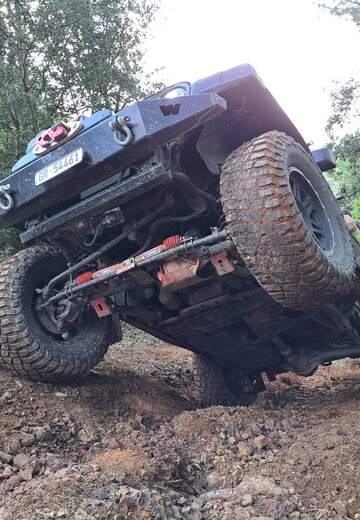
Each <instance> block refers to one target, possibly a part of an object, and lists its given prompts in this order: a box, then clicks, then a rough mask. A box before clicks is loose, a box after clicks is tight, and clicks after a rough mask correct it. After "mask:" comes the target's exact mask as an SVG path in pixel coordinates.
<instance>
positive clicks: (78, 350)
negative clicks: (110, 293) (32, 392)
mask: <svg viewBox="0 0 360 520" xmlns="http://www.w3.org/2000/svg"><path fill="white" fill-rule="evenodd" d="M64 269H66V261H65V258H64V257H63V256H62V255H61V253H59V252H58V251H56V250H55V249H53V248H51V247H48V246H43V245H41V246H35V247H31V248H29V249H25V250H24V251H21V252H20V253H17V254H16V255H14V256H13V257H12V258H10V259H9V260H7V261H6V262H4V263H3V264H2V265H1V268H0V353H1V361H2V364H3V366H4V368H7V369H10V370H12V371H14V372H16V373H17V374H19V375H21V376H24V377H27V378H29V379H33V380H37V381H59V380H64V379H68V378H70V377H73V376H78V375H79V374H83V373H85V372H87V371H88V370H90V369H91V368H92V367H94V366H95V365H96V364H97V363H99V361H100V360H101V359H102V358H103V356H104V355H105V353H106V351H107V348H108V345H109V344H111V343H112V342H113V339H114V332H113V327H112V322H111V320H109V319H108V318H107V317H106V318H102V319H99V318H98V317H97V316H96V314H95V312H94V311H93V310H92V309H90V310H88V311H86V313H85V314H84V315H83V317H82V320H81V322H80V323H76V324H74V327H73V329H72V330H71V331H70V332H68V333H67V334H62V335H61V334H55V333H53V332H50V331H49V330H48V329H47V328H46V327H45V326H44V325H43V323H42V321H41V320H40V319H39V316H38V313H37V311H36V310H35V306H34V299H35V297H36V295H37V294H38V292H39V290H41V289H42V288H43V287H44V286H45V285H46V284H47V283H48V282H49V281H50V279H51V278H53V277H54V276H56V275H57V274H59V273H60V272H61V271H63V270H64Z"/></svg>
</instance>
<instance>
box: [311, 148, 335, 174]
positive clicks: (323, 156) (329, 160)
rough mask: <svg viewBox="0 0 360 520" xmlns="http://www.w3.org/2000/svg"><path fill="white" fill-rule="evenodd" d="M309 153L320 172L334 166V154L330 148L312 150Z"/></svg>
mask: <svg viewBox="0 0 360 520" xmlns="http://www.w3.org/2000/svg"><path fill="white" fill-rule="evenodd" d="M311 155H312V157H313V159H314V161H315V162H316V164H317V165H318V166H319V168H320V170H321V171H322V172H327V171H329V170H332V169H333V168H335V166H336V160H335V155H334V154H333V152H332V150H330V148H319V149H318V150H312V152H311Z"/></svg>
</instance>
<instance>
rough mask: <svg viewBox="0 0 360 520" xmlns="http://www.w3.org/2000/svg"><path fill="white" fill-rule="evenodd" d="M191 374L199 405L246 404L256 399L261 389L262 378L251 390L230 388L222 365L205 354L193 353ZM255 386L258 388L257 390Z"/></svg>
mask: <svg viewBox="0 0 360 520" xmlns="http://www.w3.org/2000/svg"><path fill="white" fill-rule="evenodd" d="M193 374H194V381H195V385H196V387H197V390H198V393H199V396H200V403H201V406H204V407H207V406H217V405H221V406H229V405H242V406H248V405H249V404H251V403H253V402H254V401H255V399H256V396H257V394H258V391H259V390H260V389H261V390H262V389H263V381H262V378H259V383H260V384H259V385H255V386H254V389H253V391H251V392H244V391H242V390H237V391H235V390H233V389H231V387H230V385H229V382H228V379H227V377H226V372H225V370H224V367H222V366H221V365H220V364H219V363H217V362H216V360H215V359H214V358H213V357H212V356H210V355H207V354H193ZM257 386H258V387H259V390H257Z"/></svg>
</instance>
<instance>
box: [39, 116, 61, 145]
mask: <svg viewBox="0 0 360 520" xmlns="http://www.w3.org/2000/svg"><path fill="white" fill-rule="evenodd" d="M68 134H69V128H68V127H67V125H66V124H65V123H64V122H63V121H60V123H56V124H55V125H54V126H52V127H51V128H48V130H45V132H43V133H42V134H41V135H39V137H38V138H37V139H36V144H38V145H40V146H43V147H44V148H49V146H51V144H52V143H54V142H55V143H57V142H59V141H61V140H62V139H64V138H65V137H67V136H68Z"/></svg>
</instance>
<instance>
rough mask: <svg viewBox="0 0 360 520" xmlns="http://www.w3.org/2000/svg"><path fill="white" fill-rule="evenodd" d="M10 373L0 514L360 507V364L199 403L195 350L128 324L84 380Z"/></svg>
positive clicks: (340, 513)
mask: <svg viewBox="0 0 360 520" xmlns="http://www.w3.org/2000/svg"><path fill="white" fill-rule="evenodd" d="M1 376H2V377H1V383H0V408H1V419H0V421H1V426H0V450H1V451H0V494H1V498H2V501H1V503H0V519H6V520H8V519H14V520H20V519H21V520H32V519H34V520H38V519H43V518H44V519H46V518H65V519H66V518H69V519H73V520H91V519H112V520H122V519H127V518H129V519H143V518H145V519H146V518H149V519H169V520H170V519H174V518H175V519H177V518H179V519H182V518H184V519H187V518H188V519H194V520H202V519H207V518H209V519H212V518H214V519H231V520H232V519H239V520H243V519H244V520H245V519H258V520H260V519H262V520H265V519H279V520H280V519H292V520H297V519H300V520H313V519H314V520H322V519H330V518H333V519H342V518H353V519H355V518H360V493H359V491H360V490H359V470H358V464H357V458H358V454H359V452H360V440H359V439H360V436H359V430H360V426H359V423H360V411H359V406H358V403H359V400H360V381H359V379H360V368H359V367H357V366H355V367H351V368H350V367H348V366H346V365H344V366H339V365H336V366H334V367H331V368H328V367H326V368H325V367H323V368H322V369H321V370H320V371H319V372H318V373H317V374H316V375H315V376H314V377H312V378H310V379H301V378H298V377H295V376H293V375H288V374H286V375H284V376H282V378H281V379H279V380H278V381H276V382H275V383H267V386H268V391H267V392H265V393H263V394H261V395H260V397H259V399H258V401H257V402H256V403H255V404H254V405H252V406H250V407H249V408H243V407H228V408H225V407H212V408H208V409H198V410H197V409H196V405H197V400H196V399H197V397H196V392H195V389H194V385H193V381H192V376H191V354H189V353H187V352H184V351H182V350H180V349H176V348H174V347H170V346H168V345H166V344H163V343H161V342H159V341H157V340H154V339H152V338H149V337H148V336H144V335H142V334H141V335H139V334H134V333H133V331H130V332H129V329H127V335H126V337H125V340H124V341H123V343H122V344H121V345H115V346H114V347H112V348H111V350H110V352H109V354H108V356H107V358H106V360H105V361H104V362H103V363H102V364H101V365H100V366H99V367H98V368H97V369H96V371H94V372H93V373H92V374H90V375H89V376H88V377H84V378H81V379H79V381H78V382H77V383H76V384H71V385H66V386H54V385H47V384H40V383H31V382H27V381H24V380H19V379H17V378H15V377H12V376H11V375H9V374H7V373H6V372H2V373H1Z"/></svg>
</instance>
